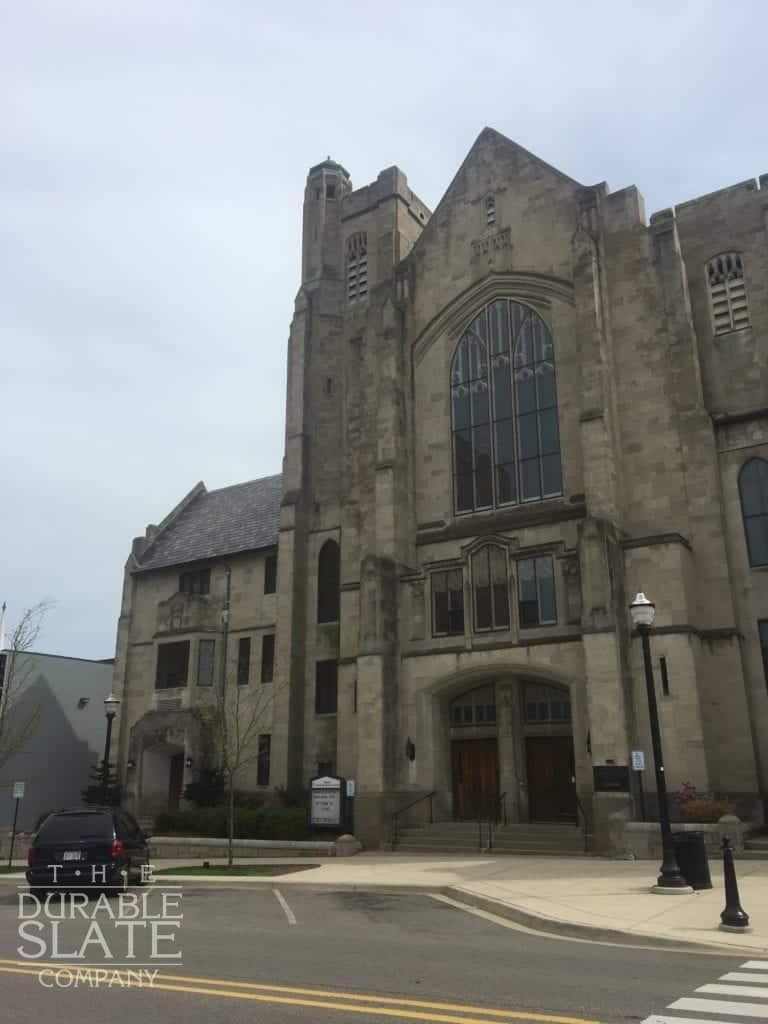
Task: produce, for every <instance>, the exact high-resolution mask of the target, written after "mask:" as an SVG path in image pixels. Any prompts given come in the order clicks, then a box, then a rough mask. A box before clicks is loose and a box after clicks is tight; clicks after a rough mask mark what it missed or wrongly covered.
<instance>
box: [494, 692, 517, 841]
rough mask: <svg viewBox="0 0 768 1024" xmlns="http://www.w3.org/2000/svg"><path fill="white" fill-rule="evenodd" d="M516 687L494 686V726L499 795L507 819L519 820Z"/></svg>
mask: <svg viewBox="0 0 768 1024" xmlns="http://www.w3.org/2000/svg"><path fill="white" fill-rule="evenodd" d="M519 708H520V701H519V699H518V684H517V683H513V682H506V683H498V684H497V687H496V726H497V729H498V745H499V794H501V793H506V794H507V796H506V808H507V818H508V820H509V821H520V820H521V819H520V776H519V774H518V769H517V747H518V744H519V741H520V729H519V721H518V719H519Z"/></svg>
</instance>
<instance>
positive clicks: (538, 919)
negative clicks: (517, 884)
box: [440, 885, 760, 956]
mask: <svg viewBox="0 0 768 1024" xmlns="http://www.w3.org/2000/svg"><path fill="white" fill-rule="evenodd" d="M440 894H441V895H443V896H447V897H448V898H449V899H453V900H455V901H456V902H457V903H465V904H466V905H467V906H469V907H474V909H475V910H484V911H486V912H487V913H489V914H495V915H496V917H503V918H506V919H507V920H509V921H513V922H514V923H515V924H520V925H523V926H524V927H525V928H530V929H531V930H532V931H536V932H545V933H547V934H550V935H558V936H561V937H562V936H564V937H566V938H570V939H586V940H588V941H590V942H608V943H616V944H617V945H622V946H643V947H645V948H648V947H653V948H655V949H675V950H684V951H685V950H687V951H690V952H693V953H701V952H707V953H721V954H729V953H730V954H731V955H732V956H736V955H741V954H742V953H750V954H752V955H753V956H754V955H756V954H757V953H758V952H760V951H759V950H758V949H755V947H754V946H732V945H730V944H729V945H722V944H720V943H715V942H692V941H690V940H687V939H672V938H666V937H665V936H663V935H646V934H643V933H640V932H625V931H621V930H620V929H617V928H601V927H599V926H596V925H589V924H576V923H575V922H572V921H561V920H558V919H557V918H555V917H546V916H545V915H543V914H534V913H532V912H531V911H528V910H522V909H521V908H520V907H516V906H515V905H514V904H512V903H504V902H503V901H502V900H496V899H492V898H491V897H489V896H480V895H478V894H477V893H474V892H472V891H471V890H468V889H460V888H457V887H456V886H452V885H448V886H441V887H440Z"/></svg>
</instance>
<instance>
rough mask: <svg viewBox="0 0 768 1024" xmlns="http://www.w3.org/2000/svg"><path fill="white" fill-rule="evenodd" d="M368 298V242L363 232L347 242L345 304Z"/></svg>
mask: <svg viewBox="0 0 768 1024" xmlns="http://www.w3.org/2000/svg"><path fill="white" fill-rule="evenodd" d="M367 298H368V241H367V236H366V234H365V232H364V231H359V232H358V233H357V234H355V235H352V237H351V238H349V239H348V241H347V302H349V303H353V302H364V301H365V300H366V299H367Z"/></svg>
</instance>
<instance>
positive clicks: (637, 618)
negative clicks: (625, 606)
mask: <svg viewBox="0 0 768 1024" xmlns="http://www.w3.org/2000/svg"><path fill="white" fill-rule="evenodd" d="M629 614H630V616H631V618H632V625H633V626H634V627H635V629H638V630H639V629H650V628H651V626H652V625H653V622H654V619H655V618H656V605H655V604H654V603H653V601H649V600H648V598H647V597H646V596H645V594H644V593H643V592H642V591H640V593H639V594H637V595H636V597H635V599H634V601H633V602H632V604H631V605H630V606H629Z"/></svg>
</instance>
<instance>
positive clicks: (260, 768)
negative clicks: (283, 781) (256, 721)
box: [256, 733, 272, 786]
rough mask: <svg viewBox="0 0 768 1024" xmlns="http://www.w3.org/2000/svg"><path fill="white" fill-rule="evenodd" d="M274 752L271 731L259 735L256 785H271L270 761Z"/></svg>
mask: <svg viewBox="0 0 768 1024" xmlns="http://www.w3.org/2000/svg"><path fill="white" fill-rule="evenodd" d="M271 753H272V737H271V735H270V734H269V733H262V734H261V735H260V736H259V752H258V760H257V762H256V785H257V786H268V785H269V762H270V758H271Z"/></svg>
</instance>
